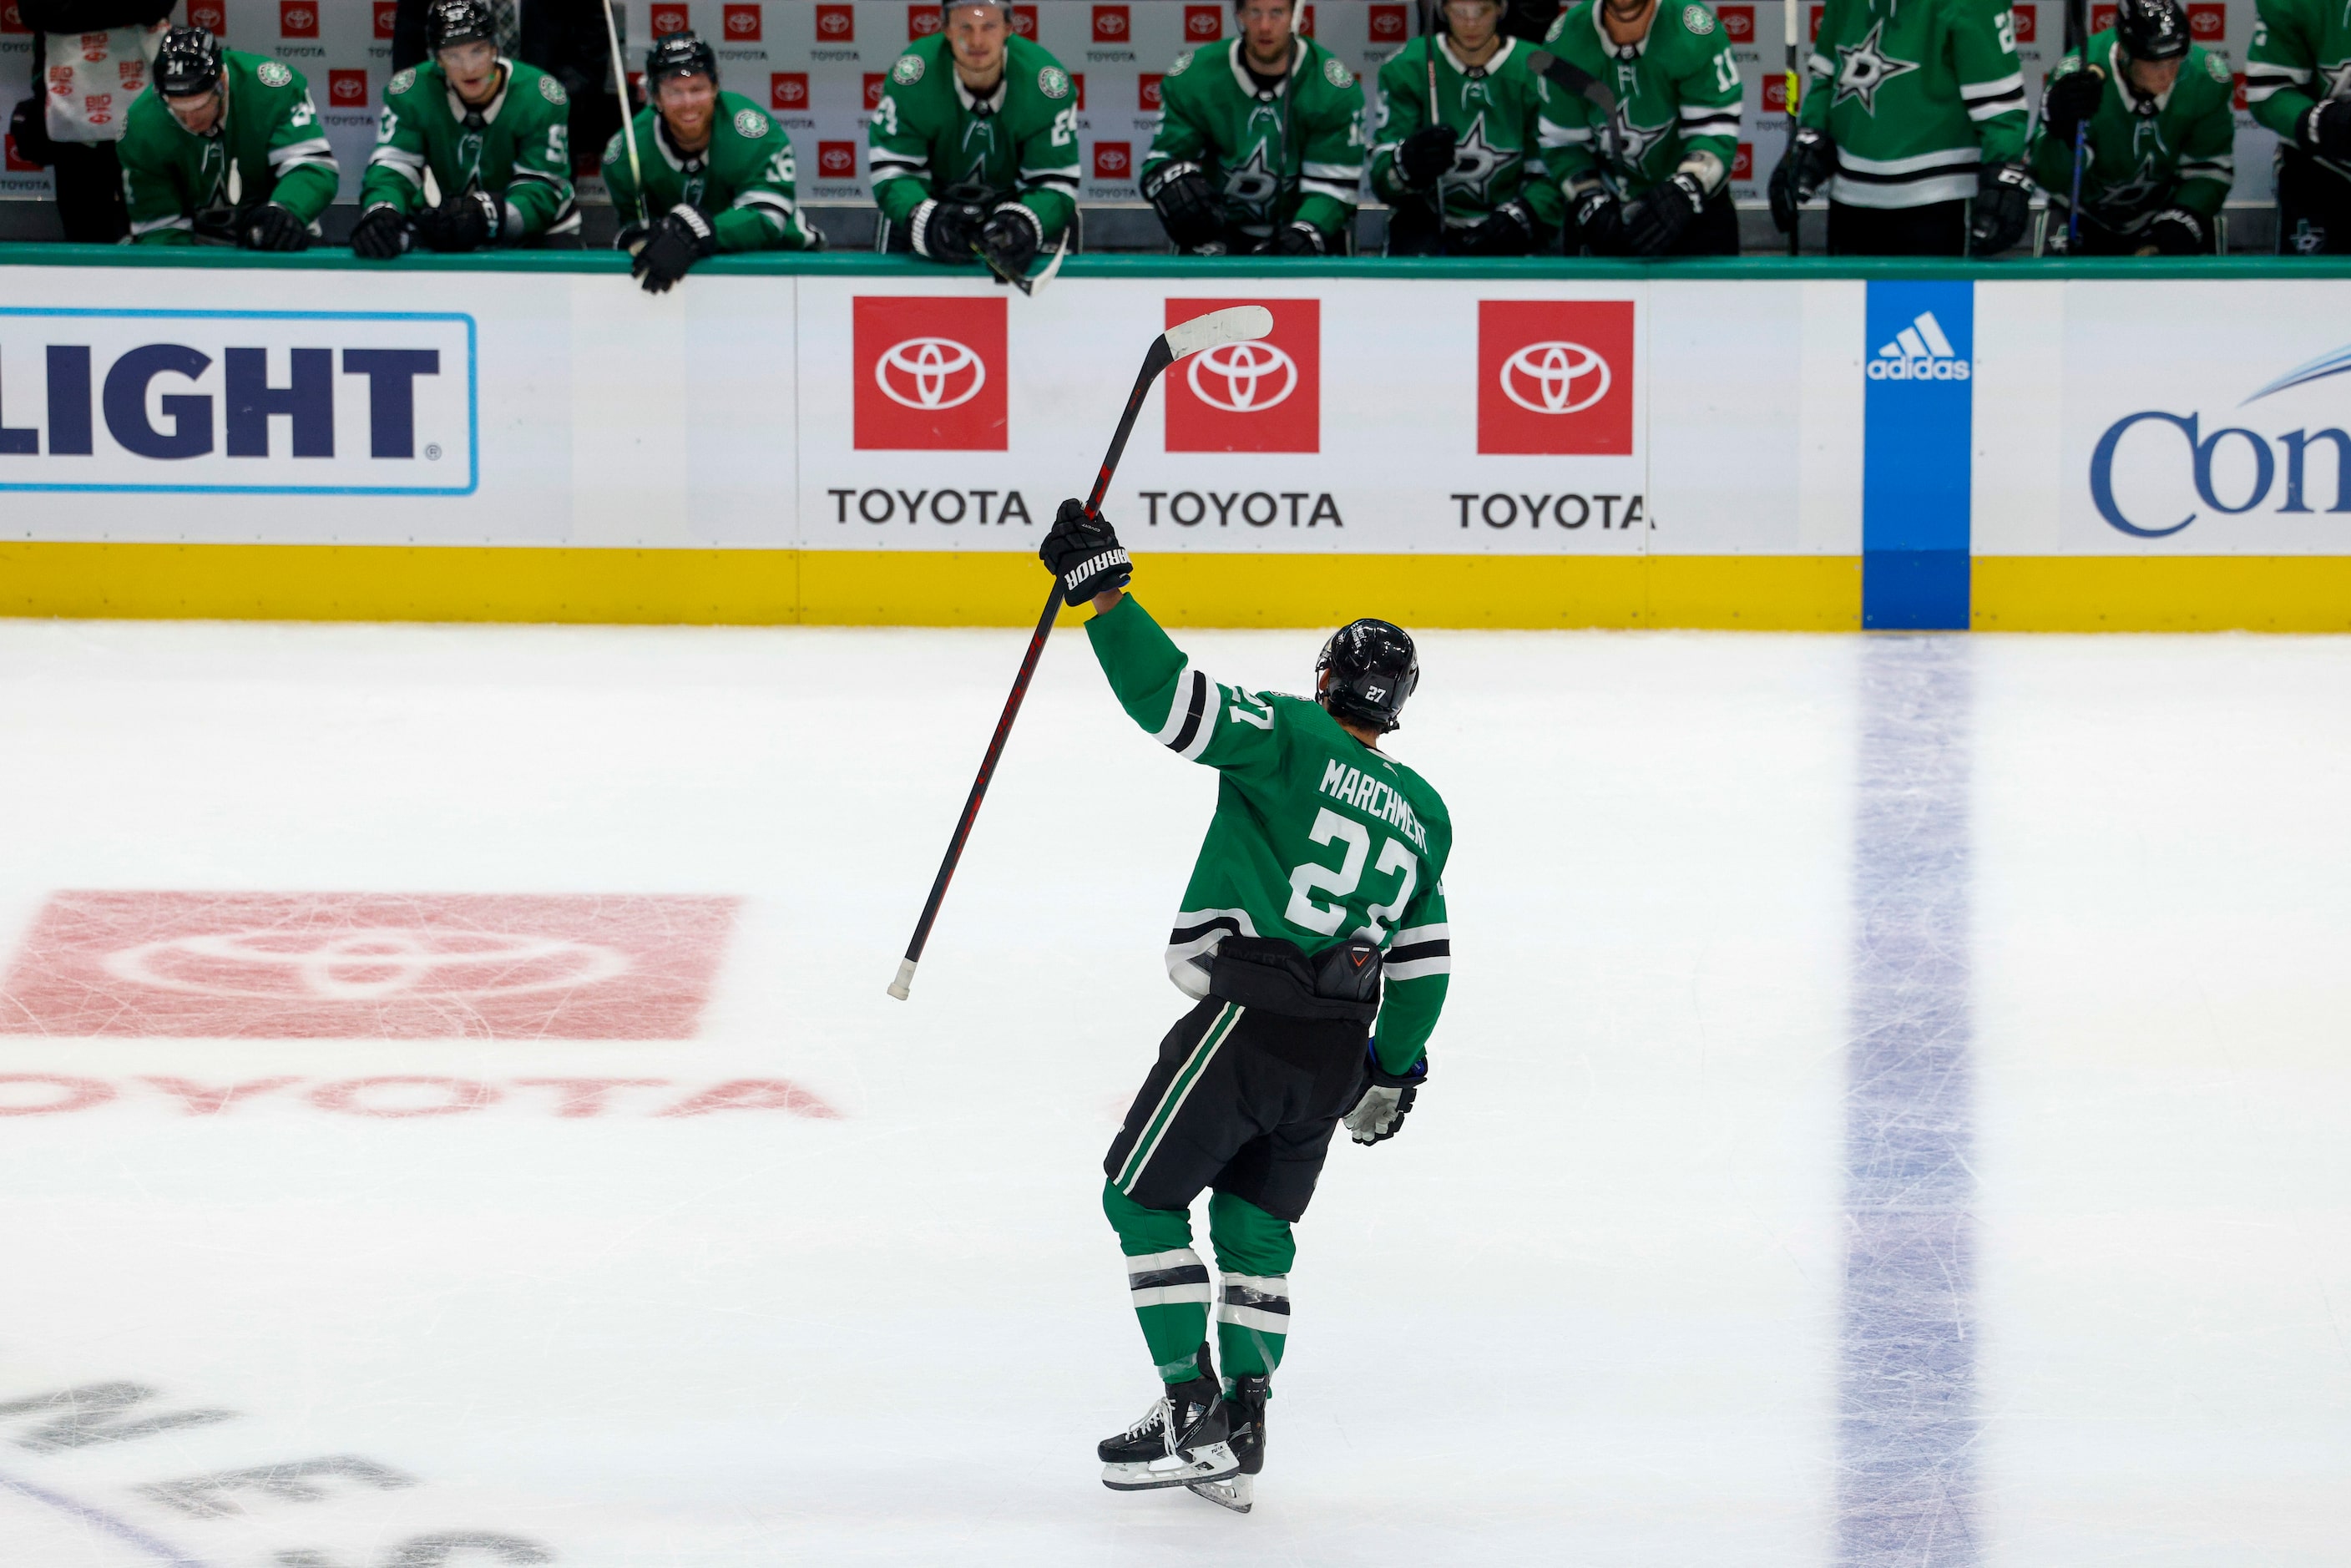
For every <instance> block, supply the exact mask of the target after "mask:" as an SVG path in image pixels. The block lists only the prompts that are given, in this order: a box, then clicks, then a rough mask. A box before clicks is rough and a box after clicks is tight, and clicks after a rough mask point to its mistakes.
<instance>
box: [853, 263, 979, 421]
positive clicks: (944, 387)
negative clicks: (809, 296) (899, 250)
mask: <svg viewBox="0 0 2351 1568" xmlns="http://www.w3.org/2000/svg"><path fill="white" fill-rule="evenodd" d="M851 319H852V333H851V335H852V339H853V340H854V351H855V354H856V358H857V365H856V371H855V374H856V380H857V392H856V398H857V402H856V409H855V415H856V436H855V439H854V441H853V442H852V444H853V445H854V446H855V447H856V449H857V450H858V451H860V452H936V451H947V452H1002V451H1003V450H1005V446H1006V441H1005V415H1004V407H1005V398H1004V382H1005V369H1004V366H1005V360H1004V301H1003V300H1002V299H1001V298H994V299H969V298H965V299H956V298H915V299H906V298H875V299H867V298H858V299H855V300H852V302H851Z"/></svg>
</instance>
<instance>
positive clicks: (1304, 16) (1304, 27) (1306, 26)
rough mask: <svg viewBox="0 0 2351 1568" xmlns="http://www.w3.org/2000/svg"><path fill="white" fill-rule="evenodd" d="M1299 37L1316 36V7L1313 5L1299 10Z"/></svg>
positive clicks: (1301, 7)
mask: <svg viewBox="0 0 2351 1568" xmlns="http://www.w3.org/2000/svg"><path fill="white" fill-rule="evenodd" d="M1298 36H1299V37H1301V38H1311V37H1313V36H1314V7H1313V6H1311V5H1301V6H1300V7H1299V8H1298Z"/></svg>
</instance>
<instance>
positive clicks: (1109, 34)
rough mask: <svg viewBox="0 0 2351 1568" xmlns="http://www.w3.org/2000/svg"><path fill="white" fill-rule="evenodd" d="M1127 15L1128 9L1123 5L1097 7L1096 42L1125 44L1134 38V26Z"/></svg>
mask: <svg viewBox="0 0 2351 1568" xmlns="http://www.w3.org/2000/svg"><path fill="white" fill-rule="evenodd" d="M1126 13H1127V8H1126V7H1125V6H1123V5H1097V6H1095V7H1094V42H1095V43H1097V44H1123V43H1126V42H1128V41H1129V40H1130V39H1132V38H1133V37H1134V24H1133V23H1132V22H1131V21H1130V20H1129V19H1128V16H1127V14H1126Z"/></svg>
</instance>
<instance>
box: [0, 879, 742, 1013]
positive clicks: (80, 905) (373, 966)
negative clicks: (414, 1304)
mask: <svg viewBox="0 0 2351 1568" xmlns="http://www.w3.org/2000/svg"><path fill="white" fill-rule="evenodd" d="M735 902H736V901H735V900H733V899H731V898H694V897H655V896H647V895H644V894H619V895H612V896H599V895H595V894H554V895H550V896H528V895H513V894H387V893H143V892H142V893H117V892H109V893H59V894H52V895H51V896H50V898H49V901H48V903H47V904H46V905H44V906H43V908H42V910H41V912H40V914H39V915H37V916H36V917H35V919H34V922H33V928H32V930H31V932H30V933H28V934H27V935H26V938H25V942H24V946H22V947H20V948H19V949H18V950H17V953H16V961H15V962H14V963H13V964H11V965H10V966H9V968H8V973H7V977H6V978H5V980H0V998H5V1005H0V1033H7V1034H19V1035H23V1034H31V1035H66V1036H73V1035H79V1036H85V1037H87V1036H92V1035H98V1036H113V1037H123V1036H129V1037H132V1038H138V1037H146V1038H150V1039H154V1038H167V1039H168V1038H187V1037H191V1036H196V1037H208V1038H228V1039H241V1040H433V1039H470V1040H483V1039H489V1040H686V1039H691V1038H692V1037H693V1034H694V1032H695V1021H696V1019H697V1018H698V1016H699V1015H700V1013H701V1011H702V1003H703V998H704V997H705V995H707V994H708V991H709V988H710V980H711V977H712V976H713V975H714V974H715V973H716V970H717V967H718V960H719V958H720V957H721V956H722V955H723V954H724V952H725V950H726V936H727V932H728V928H729V927H730V926H731V925H732V924H733V922H734V917H735Z"/></svg>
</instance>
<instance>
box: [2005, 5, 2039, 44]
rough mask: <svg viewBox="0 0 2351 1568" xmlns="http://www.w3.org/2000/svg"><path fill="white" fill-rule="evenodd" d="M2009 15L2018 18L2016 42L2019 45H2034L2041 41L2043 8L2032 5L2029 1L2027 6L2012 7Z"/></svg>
mask: <svg viewBox="0 0 2351 1568" xmlns="http://www.w3.org/2000/svg"><path fill="white" fill-rule="evenodd" d="M2009 13H2010V15H2011V16H2014V17H2015V18H2016V41H2017V42H2018V43H2020V44H2032V43H2038V42H2039V41H2040V39H2041V8H2040V7H2039V6H2037V5H2032V4H2030V0H2028V3H2027V4H2025V5H2011V6H2010V7H2009Z"/></svg>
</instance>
